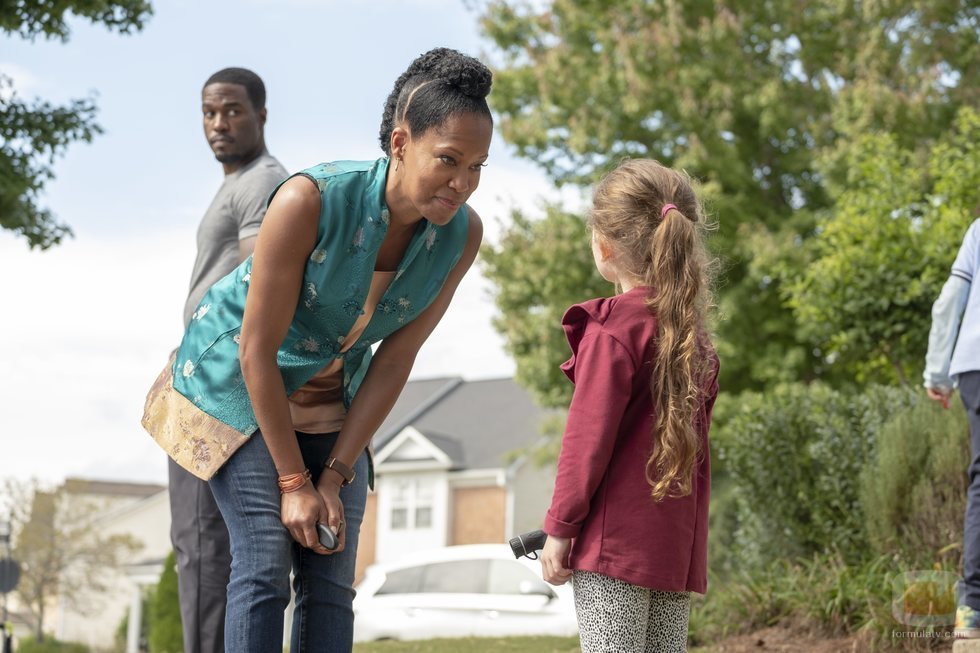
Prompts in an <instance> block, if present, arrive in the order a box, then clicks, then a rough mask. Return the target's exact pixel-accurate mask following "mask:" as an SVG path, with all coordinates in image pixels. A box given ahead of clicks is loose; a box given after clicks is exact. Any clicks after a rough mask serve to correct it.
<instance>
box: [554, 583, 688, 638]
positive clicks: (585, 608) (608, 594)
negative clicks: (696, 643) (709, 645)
mask: <svg viewBox="0 0 980 653" xmlns="http://www.w3.org/2000/svg"><path fill="white" fill-rule="evenodd" d="M572 590H573V593H574V595H575V612H576V615H577V617H578V628H579V639H580V640H581V644H582V653H600V652H602V653H605V652H607V651H608V652H615V653H684V652H685V651H687V623H688V614H689V612H690V607H691V594H690V593H689V592H661V591H658V590H651V589H647V588H645V587H638V586H636V585H630V584H629V583H626V582H623V581H621V580H619V579H616V578H610V577H609V576H604V575H603V574H597V573H593V572H591V571H575V572H574V574H573V575H572Z"/></svg>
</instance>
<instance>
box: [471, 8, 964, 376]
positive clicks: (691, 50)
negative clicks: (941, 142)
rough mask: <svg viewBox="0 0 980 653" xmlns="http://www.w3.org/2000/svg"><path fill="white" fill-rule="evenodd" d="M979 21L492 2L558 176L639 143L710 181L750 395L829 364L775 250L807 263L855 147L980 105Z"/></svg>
mask: <svg viewBox="0 0 980 653" xmlns="http://www.w3.org/2000/svg"><path fill="white" fill-rule="evenodd" d="M978 20H980V8H978V7H977V6H976V5H975V3H970V2H965V1H963V0H936V1H930V2H925V1H923V0H903V1H899V2H891V3H865V2H844V3H841V2H836V1H831V0H822V1H817V2H808V3H803V4H801V3H798V2H793V1H792V0H768V1H765V2H748V1H745V0H741V1H740V0H699V1H695V2H673V1H669V0H661V1H653V2H650V1H647V0H620V1H618V2H608V1H605V2H603V1H599V0H590V1H580V0H551V1H550V2H546V3H530V2H513V1H507V0H491V1H489V2H487V3H486V4H485V5H484V10H483V18H482V27H483V31H484V34H485V35H486V36H487V37H488V38H489V39H490V40H491V42H492V43H493V44H494V46H496V50H497V53H498V55H499V57H500V59H501V65H500V66H499V67H498V70H497V73H496V76H495V81H494V98H493V99H494V106H495V108H496V110H497V111H498V113H499V114H500V127H501V129H502V132H503V135H504V137H505V138H506V139H507V140H508V141H509V142H511V143H512V144H514V145H515V146H516V148H517V151H518V153H519V154H521V155H523V156H525V157H527V158H529V159H531V160H533V161H535V162H537V163H539V164H540V165H541V166H542V167H543V168H544V169H545V170H546V172H548V173H549V174H550V175H551V176H552V177H553V178H554V179H555V181H556V182H558V183H574V184H585V183H590V182H592V181H594V180H595V179H596V178H597V177H598V176H599V175H601V174H602V173H603V172H604V171H606V170H608V169H609V168H610V167H611V166H612V165H614V164H615V163H616V162H617V161H618V160H620V159H621V158H622V157H624V156H645V157H653V158H656V159H658V160H661V161H663V162H664V163H666V164H668V165H671V166H676V167H681V168H685V169H686V170H687V171H688V172H690V173H691V174H692V175H694V176H695V177H698V178H700V179H702V180H704V182H705V183H704V191H705V196H706V198H707V199H708V201H709V206H710V207H711V208H712V210H713V212H714V214H715V215H716V216H717V218H718V222H719V227H720V228H719V232H718V237H717V238H716V239H715V243H714V247H715V250H716V252H718V253H721V254H723V255H724V258H725V259H726V262H727V264H726V272H725V274H724V275H723V282H724V284H723V286H724V287H723V292H722V293H721V295H720V298H719V306H720V308H721V313H722V315H723V317H724V318H725V319H724V321H723V322H722V323H721V324H720V326H719V335H720V342H719V349H720V350H721V353H722V355H723V357H724V360H725V364H724V365H723V368H722V375H723V378H722V383H723V385H724V386H725V387H726V388H728V389H736V390H737V389H742V388H760V387H764V386H766V385H769V384H772V383H774V382H777V381H786V380H793V379H811V378H814V377H816V376H819V375H821V374H822V373H823V372H824V369H825V361H824V357H825V353H824V352H822V351H820V350H819V349H817V348H814V347H813V346H812V344H811V343H809V342H808V341H807V338H806V334H805V333H803V332H801V331H800V328H799V324H798V322H797V320H796V318H795V316H794V315H793V313H792V311H791V310H790V309H789V307H788V306H786V304H785V301H784V297H783V294H784V290H783V281H784V280H783V279H782V278H781V277H780V276H778V275H777V274H775V273H774V271H773V270H771V269H769V267H768V265H766V263H768V262H769V261H771V260H776V261H780V262H787V261H793V260H797V258H798V257H797V254H796V252H795V251H794V250H795V248H797V247H798V245H799V243H800V242H801V241H805V240H806V239H807V238H809V236H810V235H811V234H812V233H813V230H814V226H815V225H814V222H815V216H816V215H818V214H819V213H820V212H821V211H822V210H824V209H826V208H827V207H828V206H829V205H830V204H831V202H832V196H831V194H830V193H828V187H830V186H832V185H833V183H835V182H839V181H840V180H842V179H843V178H844V176H845V172H846V169H845V160H846V156H845V152H844V151H839V150H838V147H839V146H840V145H841V144H842V143H846V142H848V141H850V140H851V139H853V138H854V137H855V136H856V135H858V134H861V133H863V132H865V131H868V130H872V129H876V130H877V129H881V130H888V131H892V132H894V133H896V134H899V135H900V136H899V139H900V142H901V144H902V146H903V148H904V149H907V150H913V151H914V150H916V149H917V148H919V147H921V146H923V145H924V144H928V143H929V142H930V141H931V139H933V138H934V137H935V136H936V135H937V134H940V133H942V132H943V131H944V130H945V129H946V128H947V127H948V126H949V124H950V122H951V120H952V118H953V115H954V113H955V111H956V109H957V108H958V107H960V106H970V105H975V104H976V103H977V99H978V90H977V89H978V88H980V84H978V82H980V79H978V77H980V70H978V68H977V66H975V64H974V62H975V61H976V59H977V56H978V46H977V38H976V36H977V34H976V32H977V23H978ZM820 155H822V157H821V156H820ZM527 264H531V262H527ZM582 296H584V291H583V293H582V294H581V295H580V296H579V297H578V298H582ZM516 316H517V319H518V320H519V319H520V313H519V312H518V313H516ZM509 317H511V316H508V318H509ZM518 374H519V375H520V374H521V373H520V371H519V372H518Z"/></svg>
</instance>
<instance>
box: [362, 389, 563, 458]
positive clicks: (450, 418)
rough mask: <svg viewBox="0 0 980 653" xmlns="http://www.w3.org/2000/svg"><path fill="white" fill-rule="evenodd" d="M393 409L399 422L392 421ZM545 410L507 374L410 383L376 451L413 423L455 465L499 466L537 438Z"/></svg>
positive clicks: (383, 431) (384, 428) (379, 431)
mask: <svg viewBox="0 0 980 653" xmlns="http://www.w3.org/2000/svg"><path fill="white" fill-rule="evenodd" d="M423 384H424V385H423ZM413 403H414V404H415V409H414V410H413V409H412V408H411V406H410V405H411V404H413ZM396 411H397V412H398V414H399V415H400V416H401V419H400V420H398V419H392V416H393V415H395V413H396ZM548 414H550V413H549V412H548V411H545V410H543V409H541V408H539V407H538V406H537V405H536V404H535V403H534V402H533V401H532V400H531V395H530V394H529V393H528V392H527V391H526V390H525V389H524V388H522V387H520V386H519V385H517V383H515V382H514V380H513V379H511V378H505V379H487V380H482V381H464V380H462V379H460V378H451V379H431V380H427V381H410V382H409V383H407V384H406V385H405V390H404V391H403V392H402V395H401V396H400V397H399V398H398V401H397V402H396V403H395V407H394V408H393V409H392V414H391V415H389V418H388V419H387V420H385V422H384V424H382V427H381V428H380V429H379V430H378V437H377V438H376V439H375V449H376V450H377V451H379V452H380V451H381V450H382V449H383V448H384V446H385V445H386V444H388V443H389V442H390V441H391V440H392V438H394V437H395V436H396V435H398V433H400V432H401V431H402V429H404V428H405V427H407V426H412V427H414V428H415V429H416V430H418V431H419V432H420V433H422V434H423V435H425V437H426V438H428V439H429V440H430V441H431V442H432V443H433V444H434V445H436V446H438V447H439V448H440V449H442V450H443V451H444V452H445V453H446V454H447V455H448V456H449V457H450V458H451V459H452V461H453V467H454V468H456V469H488V468H495V467H502V466H506V465H507V460H506V457H507V454H508V453H509V452H512V451H514V450H516V449H522V448H525V447H527V446H528V445H530V444H532V443H534V442H535V441H537V440H538V439H539V438H540V437H541V432H540V423H541V420H542V418H543V417H545V416H546V415H548ZM386 426H387V428H386Z"/></svg>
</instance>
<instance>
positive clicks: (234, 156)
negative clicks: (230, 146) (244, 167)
mask: <svg viewBox="0 0 980 653" xmlns="http://www.w3.org/2000/svg"><path fill="white" fill-rule="evenodd" d="M214 158H215V159H217V160H218V163H225V164H228V163H238V162H239V161H241V160H242V159H244V158H245V155H243V154H239V153H237V152H228V153H226V154H215V155H214Z"/></svg>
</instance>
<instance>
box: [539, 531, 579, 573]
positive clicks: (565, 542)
mask: <svg viewBox="0 0 980 653" xmlns="http://www.w3.org/2000/svg"><path fill="white" fill-rule="evenodd" d="M571 549H572V541H571V540H570V539H568V538H567V537H555V536H554V535H549V536H548V539H547V540H545V542H544V548H543V549H541V577H542V578H544V579H545V580H546V581H548V582H549V583H551V584H552V585H564V584H565V583H567V582H568V579H570V578H571V577H572V570H571V569H567V568H566V567H565V565H567V564H568V552H569V551H571Z"/></svg>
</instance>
